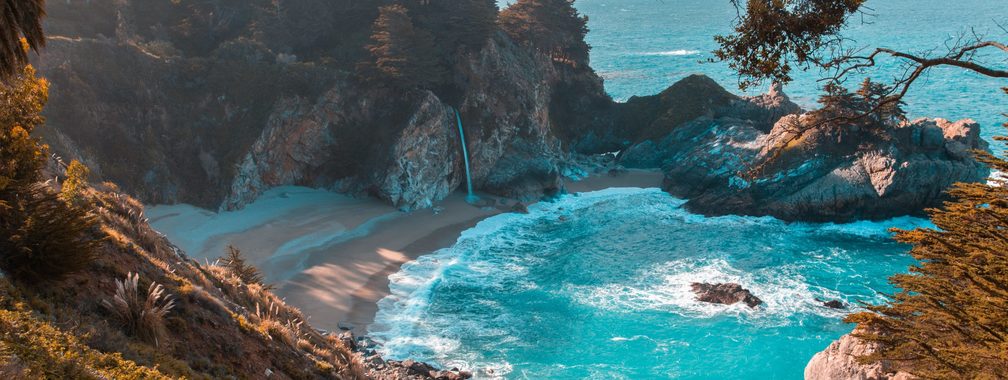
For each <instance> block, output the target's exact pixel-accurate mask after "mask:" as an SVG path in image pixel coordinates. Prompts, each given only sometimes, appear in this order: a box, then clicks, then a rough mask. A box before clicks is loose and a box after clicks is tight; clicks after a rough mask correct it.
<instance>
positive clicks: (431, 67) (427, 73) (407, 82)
mask: <svg viewBox="0 0 1008 380" xmlns="http://www.w3.org/2000/svg"><path fill="white" fill-rule="evenodd" d="M367 48H368V51H370V52H371V56H372V58H373V61H371V62H368V65H367V66H369V68H371V69H372V70H373V71H374V72H375V73H376V76H377V77H378V79H381V80H383V81H385V82H387V83H389V84H392V85H395V86H399V87H405V88H415V87H421V88H431V87H435V86H437V85H439V84H441V83H443V82H444V81H445V78H446V77H447V72H446V71H445V69H444V67H443V65H442V62H441V60H440V59H439V58H440V56H439V54H438V51H437V49H436V47H435V46H434V38H433V36H431V34H430V33H429V32H427V31H425V30H422V29H418V28H416V27H414V25H413V20H412V19H410V16H409V13H408V11H407V10H406V8H405V7H403V6H401V5H389V6H385V7H382V8H381V10H380V13H379V15H378V19H377V20H375V23H374V27H373V33H372V35H371V45H369V46H368V47H367Z"/></svg>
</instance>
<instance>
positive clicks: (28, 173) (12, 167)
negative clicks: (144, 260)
mask: <svg viewBox="0 0 1008 380" xmlns="http://www.w3.org/2000/svg"><path fill="white" fill-rule="evenodd" d="M48 87H49V85H48V83H46V81H45V80H44V79H39V78H36V77H35V70H34V69H33V68H32V67H31V66H26V67H25V68H24V69H23V70H22V71H21V73H20V75H18V76H17V77H16V78H14V79H13V80H11V81H10V82H9V83H7V82H5V83H0V104H3V107H0V267H2V268H3V269H4V270H5V271H6V272H7V273H9V274H10V275H11V276H13V277H15V278H17V279H19V280H23V281H43V280H54V279H59V278H61V277H63V276H65V275H67V274H69V273H72V272H75V271H78V270H81V269H83V268H85V267H86V266H87V265H88V264H89V263H90V262H91V261H92V259H93V258H94V252H95V250H96V248H97V245H98V244H99V241H97V240H96V239H94V238H93V236H92V233H91V232H92V231H93V230H94V228H95V227H96V222H95V218H94V217H93V216H92V215H91V213H90V212H89V210H88V209H86V208H85V207H83V206H79V205H68V204H66V203H65V202H63V201H61V200H60V199H59V197H58V196H57V194H55V193H54V192H53V191H52V189H50V188H49V186H47V185H46V184H43V183H40V182H39V181H40V180H41V179H42V174H41V173H42V167H43V166H44V164H45V162H46V159H47V154H46V152H47V148H46V146H45V145H43V144H42V143H41V142H39V141H38V139H36V138H35V137H32V133H33V131H34V130H35V128H36V127H38V126H40V125H42V123H43V122H44V119H43V118H42V116H41V115H40V113H41V111H42V107H43V106H44V105H45V102H46V100H47V98H48Z"/></svg>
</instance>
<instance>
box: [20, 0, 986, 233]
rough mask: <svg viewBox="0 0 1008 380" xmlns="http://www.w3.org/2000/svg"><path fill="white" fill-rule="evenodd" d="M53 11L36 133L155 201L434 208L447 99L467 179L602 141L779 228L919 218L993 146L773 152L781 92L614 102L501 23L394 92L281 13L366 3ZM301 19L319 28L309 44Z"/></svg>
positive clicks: (104, 6) (684, 90)
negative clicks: (45, 97)
mask: <svg viewBox="0 0 1008 380" xmlns="http://www.w3.org/2000/svg"><path fill="white" fill-rule="evenodd" d="M260 3H262V4H260ZM355 4H360V3H355ZM49 7H50V14H51V17H50V19H49V21H48V22H49V30H50V31H51V32H50V33H51V34H52V37H50V43H49V47H48V48H47V49H46V50H45V51H44V53H43V54H42V56H41V57H40V58H39V65H40V66H41V71H42V73H43V75H45V76H46V77H48V78H49V80H50V81H51V83H52V89H51V99H50V103H49V105H48V107H47V108H46V113H47V117H48V123H49V125H50V126H51V127H50V128H47V129H46V131H47V132H46V133H47V135H46V136H44V137H45V139H46V140H47V141H48V142H49V143H50V144H51V145H52V146H53V147H54V150H55V151H56V152H58V153H60V154H61V155H63V156H65V157H68V158H78V159H81V160H82V161H83V162H85V163H86V164H88V165H89V166H90V167H91V168H92V170H93V171H94V173H95V174H96V175H97V176H99V177H101V178H103V179H107V180H111V181H114V182H116V183H119V184H121V186H122V187H123V188H124V190H125V191H126V192H128V193H130V194H136V195H137V196H138V197H140V198H141V199H142V200H143V201H145V202H150V203H174V202H186V203H193V204H197V205H201V206H204V207H209V208H217V207H222V208H228V209H234V208H240V207H242V206H243V205H245V204H247V203H249V202H250V201H252V200H254V199H255V198H256V197H257V196H258V195H259V194H261V193H262V192H263V191H264V190H267V189H269V188H271V187H275V186H282V185H303V186H310V187H316V188H327V189H333V190H337V191H341V192H347V193H352V194H361V195H365V194H366V195H370V196H374V197H378V198H381V199H384V200H386V201H388V202H389V203H391V204H393V205H395V206H397V207H400V208H401V209H404V210H410V209H416V208H423V207H428V206H430V205H431V204H432V202H434V201H437V200H439V199H441V198H443V197H445V196H446V195H447V194H449V193H450V192H452V191H455V190H457V189H458V188H459V187H460V186H461V185H462V184H463V182H464V173H465V170H464V167H463V165H464V164H463V160H462V150H461V144H460V140H459V133H458V125H457V122H456V119H455V112H456V110H457V111H458V112H459V114H460V115H461V120H462V124H463V128H464V130H465V137H466V145H467V146H468V148H469V158H470V162H471V169H472V177H473V183H474V185H475V187H476V189H477V190H479V191H483V192H488V193H492V194H496V195H501V196H506V197H512V198H519V199H523V200H528V199H534V198H538V197H539V196H540V195H542V194H544V193H554V192H557V191H560V190H562V188H563V182H564V180H565V175H564V174H565V173H566V174H568V175H575V174H577V173H583V172H585V171H588V170H585V169H591V168H585V167H583V166H584V165H580V164H578V162H581V163H584V162H590V161H592V160H585V159H584V158H585V157H584V156H585V155H596V154H601V153H606V152H614V151H620V152H621V154H620V156H619V162H618V163H619V164H621V165H623V166H626V167H638V168H661V169H663V170H664V171H665V173H666V181H665V188H666V190H668V191H669V192H671V193H672V194H674V195H676V196H680V197H685V198H689V199H690V201H689V203H687V207H689V208H690V209H691V210H693V211H696V212H700V213H704V214H712V215H717V214H745V215H772V216H776V217H779V218H782V219H785V220H811V221H850V220H855V219H881V218H888V217H892V216H896V215H904V214H919V213H921V212H922V210H923V209H924V208H926V207H933V206H937V205H940V202H941V201H942V200H943V199H944V195H943V192H944V190H945V189H946V188H947V187H948V185H950V184H952V183H953V182H957V181H967V182H968V181H980V180H983V179H984V178H985V177H986V175H987V171H986V169H985V168H984V167H983V166H982V165H980V164H979V163H977V162H976V161H975V160H973V159H972V157H970V155H969V150H971V149H986V148H987V146H986V143H985V142H984V141H983V140H981V139H980V138H979V126H977V125H976V124H975V123H972V122H969V121H961V122H955V123H952V122H947V121H944V120H940V119H937V120H917V121H913V122H907V123H903V124H902V125H899V126H894V127H892V128H889V129H887V130H886V131H885V133H883V136H881V138H878V137H879V136H874V135H872V136H867V135H865V132H864V131H858V130H856V129H857V128H854V127H851V128H846V129H840V130H828V131H827V130H817V131H812V132H811V133H808V134H807V135H805V136H803V137H802V138H801V139H798V140H797V141H795V142H794V144H793V145H790V146H789V147H788V148H787V149H786V152H784V154H782V155H780V156H779V157H776V156H774V155H773V154H771V152H772V151H771V149H770V148H771V147H773V146H775V145H778V144H780V143H781V142H782V141H785V140H786V139H788V138H790V137H791V136H792V135H793V131H792V129H793V128H791V126H792V124H794V122H795V121H802V120H806V119H807V118H809V117H810V116H809V114H802V112H803V110H801V109H800V108H799V107H798V106H797V105H795V104H794V103H793V102H791V101H790V100H789V99H788V98H787V96H786V95H784V94H783V93H782V92H781V91H780V89H779V88H777V87H774V88H772V89H771V91H770V92H768V93H767V94H764V95H761V96H756V97H738V96H736V95H733V94H731V93H730V92H728V91H726V90H725V89H724V88H722V87H721V86H719V85H717V84H716V83H714V81H712V80H710V79H709V78H707V77H704V76H702V75H694V76H690V77H688V78H686V79H684V80H682V81H680V82H678V83H675V84H673V85H672V86H671V87H669V88H668V89H667V90H665V91H663V92H661V93H660V94H656V95H653V96H645V97H635V98H632V99H630V100H629V101H628V102H626V103H615V102H613V101H612V100H611V99H610V98H609V97H608V96H607V95H606V94H605V92H604V88H603V86H602V81H601V79H600V78H599V77H598V76H596V75H595V73H594V72H593V71H592V70H591V69H590V68H587V67H583V66H582V67H580V68H576V67H572V66H570V65H567V64H564V63H563V62H557V61H554V60H552V59H550V58H549V57H548V56H546V55H544V54H541V53H539V52H536V51H534V50H533V49H531V48H529V47H527V46H524V45H520V44H518V43H516V42H514V41H513V40H512V39H511V38H510V37H508V35H507V34H505V33H503V32H500V31H496V32H494V33H491V34H490V35H489V37H488V39H487V41H486V43H485V44H484V45H483V46H482V47H481V48H480V49H476V50H459V51H457V52H456V53H455V55H454V56H453V59H452V61H453V63H452V67H451V72H452V79H451V83H453V84H452V86H451V88H450V89H448V90H444V89H435V90H434V91H431V90H415V89H414V90H402V89H395V88H390V87H387V86H384V85H378V84H374V83H368V82H363V81H361V80H360V78H358V77H357V76H356V75H355V74H354V72H353V68H352V66H351V67H348V66H347V64H346V62H343V63H342V64H340V63H338V62H340V59H339V58H338V57H339V54H340V53H341V52H346V51H351V50H353V49H359V48H360V47H359V46H358V47H348V46H341V45H340V43H341V42H333V41H330V39H333V38H336V36H337V34H338V33H349V34H346V35H347V36H348V38H350V37H353V36H357V37H355V38H358V39H359V37H360V36H358V35H359V34H360V33H361V32H360V31H359V30H349V31H340V30H338V28H337V29H333V28H334V26H329V25H326V22H325V19H324V18H322V19H319V18H315V17H308V16H307V15H302V16H304V18H303V19H296V18H292V17H290V15H289V14H288V13H284V12H295V13H296V12H298V10H299V9H300V10H301V11H305V10H313V9H314V10H316V11H318V12H320V13H326V12H329V13H332V15H330V16H331V17H336V18H338V17H344V18H346V17H356V18H364V19H366V18H367V17H373V14H369V13H367V12H366V9H365V8H366V7H363V8H361V9H364V10H355V9H356V8H353V7H349V8H347V7H348V6H347V5H346V4H344V5H339V4H330V3H324V4H322V3H320V4H315V5H311V4H308V5H305V7H302V8H303V9H302V8H297V7H295V8H293V9H286V10H285V11H284V12H280V9H279V8H277V9H271V8H270V6H269V4H266V3H263V2H262V1H253V2H248V3H240V4H238V3H236V4H230V3H229V4H226V5H225V4H218V5H217V6H216V8H215V7H213V6H209V5H206V4H203V3H197V2H171V1H168V0H164V1H162V0H157V1H151V2H135V1H122V0H117V1H112V0H99V1H94V2H87V4H85V3H84V2H78V1H69V2H52V3H50V4H49ZM207 7H210V8H207ZM341 7H342V8H341ZM372 11H373V9H372ZM277 12H280V13H277ZM354 12H363V13H361V14H360V15H356V13H354ZM355 15H356V16H355ZM208 17H209V19H208ZM218 17H219V18H218ZM299 22H306V23H309V24H310V25H307V26H306V25H300V24H298V23H299ZM358 23H359V22H358ZM365 24H366V23H365ZM298 28H301V29H305V28H309V29H311V28H317V29H312V30H313V32H312V33H307V32H306V33H307V34H308V35H310V36H312V38H306V39H304V40H302V39H299V38H298V37H297V36H298V35H297V34H292V33H291V30H300V29H298ZM354 33H356V34H354ZM320 35H321V36H322V37H320ZM200 36H204V37H205V38H199V37H200ZM325 36H328V37H327V38H323V37H325ZM334 44H335V45H334ZM334 62H337V63H334ZM865 141H869V142H870V143H868V144H865V143H864V142H865ZM770 161H773V162H772V164H768V163H769V162H770ZM754 168H759V169H760V170H757V171H754V170H753V169H754ZM575 176H576V175H575Z"/></svg>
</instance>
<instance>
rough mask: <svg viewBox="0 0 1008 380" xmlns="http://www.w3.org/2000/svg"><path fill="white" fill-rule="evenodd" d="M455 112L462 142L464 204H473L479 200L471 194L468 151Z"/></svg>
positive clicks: (457, 113) (463, 132)
mask: <svg viewBox="0 0 1008 380" xmlns="http://www.w3.org/2000/svg"><path fill="white" fill-rule="evenodd" d="M452 110H453V111H455V121H456V123H457V124H458V131H459V141H460V142H462V160H463V161H464V162H465V174H466V191H467V193H466V202H469V203H473V202H476V201H477V200H479V197H477V196H476V194H473V185H472V175H471V174H470V172H469V150H468V149H466V138H465V130H464V129H463V128H462V115H461V114H459V111H458V109H455V108H452Z"/></svg>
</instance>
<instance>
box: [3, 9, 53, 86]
mask: <svg viewBox="0 0 1008 380" xmlns="http://www.w3.org/2000/svg"><path fill="white" fill-rule="evenodd" d="M0 7H2V8H3V9H0V20H2V22H0V79H9V78H10V77H11V76H14V75H16V74H17V73H18V72H19V71H20V70H21V68H23V67H24V66H25V65H27V64H28V54H27V51H26V49H24V48H22V43H26V44H27V45H28V46H29V47H30V48H31V49H32V50H35V51H38V49H39V48H41V47H42V46H45V34H44V33H42V17H44V16H45V0H0Z"/></svg>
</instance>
